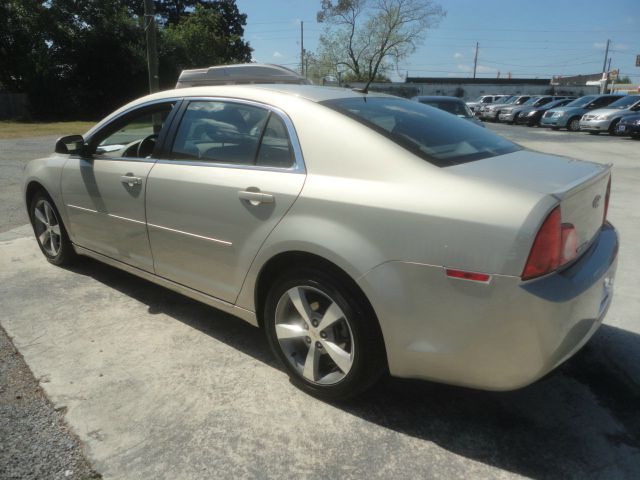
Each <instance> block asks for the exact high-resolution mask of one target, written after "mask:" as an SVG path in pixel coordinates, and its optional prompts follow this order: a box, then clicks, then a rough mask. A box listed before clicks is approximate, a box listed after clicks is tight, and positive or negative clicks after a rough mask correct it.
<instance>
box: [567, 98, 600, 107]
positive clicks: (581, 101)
mask: <svg viewBox="0 0 640 480" xmlns="http://www.w3.org/2000/svg"><path fill="white" fill-rule="evenodd" d="M596 98H598V96H597V95H586V96H584V97H580V98H576V99H575V100H574V101H573V102H569V103H567V104H566V105H565V106H566V107H584V106H585V105H586V104H588V103H590V102H592V101H593V100H595V99H596Z"/></svg>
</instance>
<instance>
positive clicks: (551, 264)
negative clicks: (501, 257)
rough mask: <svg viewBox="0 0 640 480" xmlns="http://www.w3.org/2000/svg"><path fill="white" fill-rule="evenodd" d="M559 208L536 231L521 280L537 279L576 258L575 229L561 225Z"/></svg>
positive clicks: (576, 241)
mask: <svg viewBox="0 0 640 480" xmlns="http://www.w3.org/2000/svg"><path fill="white" fill-rule="evenodd" d="M561 217H562V215H561V212H560V207H559V206H558V207H556V208H554V209H553V210H552V211H551V213H550V214H549V215H548V216H547V218H546V220H545V221H544V223H543V224H542V226H541V227H540V230H538V235H536V239H535V240H534V241H533V246H532V247H531V252H530V253H529V258H528V259H527V263H526V265H525V266H524V271H523V272H522V279H523V280H529V279H530V278H535V277H539V276H540V275H545V274H547V273H550V272H553V271H554V270H556V269H557V268H558V267H560V266H562V265H564V264H565V263H567V262H570V261H571V260H573V259H574V258H576V255H577V251H578V236H577V234H576V227H574V226H573V225H572V224H570V223H561Z"/></svg>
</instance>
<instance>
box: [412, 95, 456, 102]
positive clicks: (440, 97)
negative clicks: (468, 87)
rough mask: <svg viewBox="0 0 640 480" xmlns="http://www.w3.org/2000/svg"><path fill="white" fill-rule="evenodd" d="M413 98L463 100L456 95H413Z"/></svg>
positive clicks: (446, 100)
mask: <svg viewBox="0 0 640 480" xmlns="http://www.w3.org/2000/svg"><path fill="white" fill-rule="evenodd" d="M413 99H414V100H430V101H434V102H435V101H441V100H444V101H445V102H462V101H463V100H462V99H461V98H458V97H449V96H446V95H418V96H416V97H413Z"/></svg>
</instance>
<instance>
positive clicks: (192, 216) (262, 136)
mask: <svg viewBox="0 0 640 480" xmlns="http://www.w3.org/2000/svg"><path fill="white" fill-rule="evenodd" d="M182 110H183V113H181V116H182V118H181V120H180V122H179V124H177V126H176V127H175V128H173V132H172V133H171V134H170V135H171V137H173V138H170V139H168V141H167V148H166V153H165V154H163V158H162V159H160V160H159V161H158V162H157V163H156V165H155V166H154V168H153V170H152V171H151V173H150V175H149V178H148V182H147V221H148V228H149V239H150V243H151V249H152V252H153V258H154V266H155V271H156V274H158V275H160V276H163V277H165V278H168V279H170V280H173V281H174V282H177V283H180V284H182V285H186V286H188V287H190V288H193V289H195V290H198V291H201V292H204V293H206V294H209V295H212V296H215V297H217V298H220V299H222V300H224V301H227V302H230V303H233V302H235V300H236V297H237V296H238V293H239V291H240V288H241V286H242V282H243V281H244V278H245V275H246V273H247V271H248V270H249V267H250V265H251V262H252V261H253V259H254V258H255V256H256V254H257V252H258V250H259V248H260V246H261V245H262V243H263V242H264V240H265V239H266V238H267V236H268V235H269V233H270V232H271V231H272V230H273V229H274V227H275V226H276V224H277V223H278V221H279V220H280V219H281V218H282V217H283V216H284V215H285V213H286V212H287V210H288V209H289V208H290V207H291V205H292V204H293V202H294V201H295V199H296V198H297V197H298V194H299V193H300V191H301V189H302V185H303V183H304V180H305V171H304V165H303V163H302V156H301V150H300V147H299V145H298V143H297V139H296V137H295V131H294V129H293V126H292V124H291V122H290V120H289V119H288V117H287V116H286V115H285V114H284V113H282V112H280V111H279V110H277V109H273V108H271V107H268V106H265V105H259V104H255V103H251V102H238V101H230V100H214V99H198V100H191V101H189V102H187V103H185V105H184V106H183V108H182ZM164 157H166V158H164Z"/></svg>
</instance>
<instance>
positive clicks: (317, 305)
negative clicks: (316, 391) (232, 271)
mask: <svg viewBox="0 0 640 480" xmlns="http://www.w3.org/2000/svg"><path fill="white" fill-rule="evenodd" d="M275 334H276V337H277V340H278V343H279V345H280V348H281V350H282V352H283V353H284V356H285V357H286V359H287V361H288V362H289V363H290V365H291V366H292V367H293V368H294V369H295V370H296V371H297V372H298V374H299V375H301V376H302V377H303V378H304V379H305V380H306V381H308V382H311V383H314V384H318V385H334V384H336V383H339V382H340V381H342V380H343V379H344V378H345V377H346V376H347V374H348V373H349V371H350V370H351V367H352V366H353V361H354V354H355V344H354V341H353V332H352V330H351V325H350V323H349V319H348V318H347V317H346V315H345V314H344V312H343V311H342V309H341V308H340V306H339V305H338V304H337V303H336V302H335V301H334V300H333V299H332V298H331V297H329V296H328V295H327V294H326V293H324V292H322V291H320V290H318V289H316V288H313V287H310V286H295V287H293V288H290V289H288V290H287V291H286V292H285V293H284V294H283V295H282V296H281V297H280V299H279V300H278V304H277V306H276V311H275Z"/></svg>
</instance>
